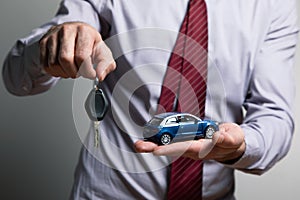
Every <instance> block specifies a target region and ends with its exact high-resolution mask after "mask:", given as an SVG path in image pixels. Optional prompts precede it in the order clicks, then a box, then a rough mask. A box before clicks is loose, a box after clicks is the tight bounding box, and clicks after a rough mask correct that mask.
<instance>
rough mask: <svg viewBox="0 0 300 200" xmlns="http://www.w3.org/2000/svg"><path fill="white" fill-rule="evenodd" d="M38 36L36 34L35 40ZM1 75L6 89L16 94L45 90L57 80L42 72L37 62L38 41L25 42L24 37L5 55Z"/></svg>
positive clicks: (35, 92)
mask: <svg viewBox="0 0 300 200" xmlns="http://www.w3.org/2000/svg"><path fill="white" fill-rule="evenodd" d="M38 38H39V36H36V39H35V40H37V39H38ZM2 76H3V80H4V83H5V86H6V88H7V90H8V91H9V92H10V93H12V94H14V95H18V96H25V95H33V94H37V93H41V92H44V91H47V90H48V89H49V88H50V87H52V86H53V85H54V84H55V83H56V82H57V80H58V79H57V78H54V77H52V76H50V75H47V74H46V73H44V72H43V69H42V67H41V65H40V62H39V47H38V42H37V41H31V44H26V40H24V39H23V40H18V41H17V42H16V44H15V46H14V47H13V48H12V50H11V51H10V52H9V54H8V55H7V57H6V59H5V62H4V66H3V71H2Z"/></svg>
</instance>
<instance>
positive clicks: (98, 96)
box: [85, 78, 109, 147]
mask: <svg viewBox="0 0 300 200" xmlns="http://www.w3.org/2000/svg"><path fill="white" fill-rule="evenodd" d="M108 106H109V105H108V101H107V98H106V97H105V94H104V92H103V91H102V89H100V82H99V80H98V78H96V80H95V81H94V88H93V89H92V90H91V92H90V93H89V95H88V97H87V99H86V101H85V110H86V112H87V114H88V116H89V118H90V119H91V120H92V121H93V122H94V133H95V137H94V141H95V143H94V146H95V147H98V146H99V139H100V133H99V126H100V121H101V120H103V118H104V116H105V114H106V112H107V110H108Z"/></svg>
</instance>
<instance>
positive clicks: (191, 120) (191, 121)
mask: <svg viewBox="0 0 300 200" xmlns="http://www.w3.org/2000/svg"><path fill="white" fill-rule="evenodd" d="M195 122H196V119H195V118H194V117H191V116H181V118H180V123H184V124H194V123H195Z"/></svg>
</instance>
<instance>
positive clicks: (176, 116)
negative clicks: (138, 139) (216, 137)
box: [143, 112, 219, 145]
mask: <svg viewBox="0 0 300 200" xmlns="http://www.w3.org/2000/svg"><path fill="white" fill-rule="evenodd" d="M218 130H219V127H218V123H217V122H215V121H212V120H201V119H200V118H198V117H196V116H194V115H191V114H188V113H174V112H168V113H162V114H158V115H155V116H154V117H153V118H152V119H151V120H150V121H149V122H148V123H146V125H145V126H144V132H143V136H144V140H146V141H151V142H154V143H156V144H159V145H166V144H170V143H171V142H175V141H182V140H193V139H199V138H207V139H211V138H212V137H213V134H214V133H215V132H216V131H218Z"/></svg>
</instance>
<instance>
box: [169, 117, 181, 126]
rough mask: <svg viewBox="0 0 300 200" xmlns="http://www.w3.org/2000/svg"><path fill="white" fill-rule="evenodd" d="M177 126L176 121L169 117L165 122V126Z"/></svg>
mask: <svg viewBox="0 0 300 200" xmlns="http://www.w3.org/2000/svg"><path fill="white" fill-rule="evenodd" d="M171 124H178V122H177V119H176V118H175V117H171V118H170V119H168V120H167V121H166V125H171Z"/></svg>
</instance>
